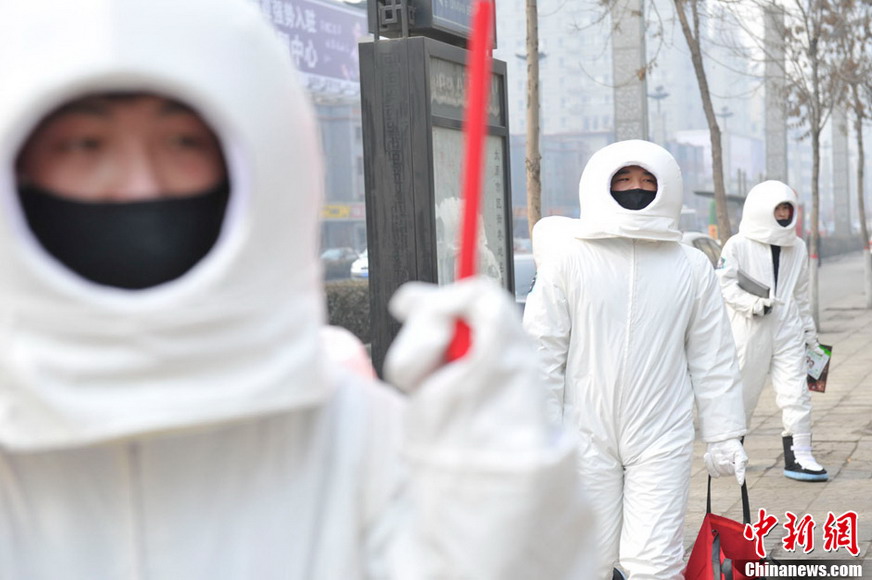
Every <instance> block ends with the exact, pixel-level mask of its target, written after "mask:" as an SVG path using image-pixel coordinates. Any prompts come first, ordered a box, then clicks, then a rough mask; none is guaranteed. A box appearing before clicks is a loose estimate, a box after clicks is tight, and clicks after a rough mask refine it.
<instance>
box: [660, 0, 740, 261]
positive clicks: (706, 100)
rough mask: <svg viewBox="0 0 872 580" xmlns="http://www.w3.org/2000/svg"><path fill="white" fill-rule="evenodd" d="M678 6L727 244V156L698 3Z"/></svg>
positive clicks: (683, 0)
mask: <svg viewBox="0 0 872 580" xmlns="http://www.w3.org/2000/svg"><path fill="white" fill-rule="evenodd" d="M673 2H674V3H675V12H676V14H677V15H678V20H679V21H680V22H681V31H682V32H683V33H684V39H685V40H686V41H687V48H688V49H689V50H690V60H691V62H693V70H694V72H695V73H696V81H697V85H698V86H699V94H700V97H701V98H702V108H703V111H704V112H705V119H706V122H707V123H708V127H709V138H710V140H711V148H712V180H713V182H714V190H715V191H714V195H715V211H716V213H717V217H718V238H719V239H720V241H721V244H725V243H726V241H727V240H728V239H730V236H731V235H732V234H733V232H732V228H731V227H730V215H729V213H728V212H727V193H726V187H725V186H724V155H723V149H722V147H721V128H720V127H719V126H718V119H717V117H716V116H715V109H714V106H713V105H712V97H711V93H710V92H709V86H708V78H707V77H706V74H705V68H704V67H703V61H702V49H701V47H700V43H699V13H698V11H697V0H673ZM685 6H689V7H690V10H691V14H692V15H693V27H692V28H691V25H690V23H689V22H688V20H687V13H686V12H685V11H684V8H685Z"/></svg>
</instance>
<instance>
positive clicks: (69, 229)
mask: <svg viewBox="0 0 872 580" xmlns="http://www.w3.org/2000/svg"><path fill="white" fill-rule="evenodd" d="M228 193H229V187H228V185H227V183H223V184H222V185H220V186H218V187H216V188H214V189H211V190H209V191H207V192H204V193H202V194H198V195H194V196H189V197H182V198H169V199H157V200H153V201H137V202H122V203H119V202H96V203H95V202H82V201H74V200H69V199H65V198H61V197H58V196H57V195H56V194H53V193H51V192H48V191H45V190H41V189H38V188H34V187H21V188H20V190H19V199H20V200H21V207H22V209H23V210H24V215H25V217H26V218H27V223H28V225H29V226H30V229H31V230H32V231H33V233H34V235H35V236H36V238H37V239H38V240H39V242H40V243H41V244H42V246H43V247H44V248H45V249H46V250H47V251H48V252H49V253H50V254H51V255H52V256H54V257H55V258H57V259H58V260H59V261H60V262H61V263H63V264H64V265H65V266H66V267H67V268H69V269H70V270H72V271H74V272H76V273H77V274H79V275H80V276H82V277H83V278H86V279H88V280H91V281H92V282H96V283H97V284H102V285H105V286H116V287H118V288H128V289H135V290H138V289H142V288H149V287H151V286H157V285H158V284H161V283H163V282H168V281H169V280H174V279H175V278H178V277H179V276H181V275H182V274H184V273H185V272H187V271H188V270H190V269H191V268H192V267H193V266H194V265H195V264H196V263H197V262H199V261H200V260H201V259H202V258H203V257H204V256H205V255H206V254H207V253H208V252H209V250H210V249H211V248H212V246H213V245H214V244H215V241H216V240H217V239H218V234H219V232H220V231H221V224H222V222H223V220H224V211H225V208H226V206H227V198H228Z"/></svg>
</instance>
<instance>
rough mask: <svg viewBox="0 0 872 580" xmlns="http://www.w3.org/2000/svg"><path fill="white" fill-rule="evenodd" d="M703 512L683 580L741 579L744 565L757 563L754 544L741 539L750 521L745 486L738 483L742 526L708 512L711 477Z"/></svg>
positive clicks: (710, 511) (710, 508) (710, 503)
mask: <svg viewBox="0 0 872 580" xmlns="http://www.w3.org/2000/svg"><path fill="white" fill-rule="evenodd" d="M705 511H706V513H705V518H704V519H703V520H702V525H701V526H700V528H699V534H697V536H696V541H695V542H694V544H693V550H692V551H691V552H690V559H688V561H687V567H686V568H685V569H684V577H685V578H686V579H687V580H745V579H747V578H757V576H748V575H746V574H745V570H746V569H747V568H746V565H747V564H748V563H750V562H760V561H761V559H760V557H759V556H757V551H756V550H755V549H754V541H753V540H747V539H745V536H744V534H743V532H744V529H745V524H746V523H750V521H751V509H750V507H749V505H748V487H747V485H745V484H742V516H743V519H744V522H745V523H742V524H740V523H739V522H737V521H735V520H731V519H729V518H725V517H724V516H719V515H715V514H713V513H712V478H711V477H709V480H708V497H707V499H706V510H705Z"/></svg>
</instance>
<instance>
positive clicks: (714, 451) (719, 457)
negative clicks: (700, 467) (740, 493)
mask: <svg viewBox="0 0 872 580" xmlns="http://www.w3.org/2000/svg"><path fill="white" fill-rule="evenodd" d="M703 459H704V461H705V468H706V469H707V470H708V472H709V475H711V476H712V477H720V476H722V475H731V474H732V475H735V476H736V481H738V482H739V485H742V484H743V483H745V465H746V464H747V463H748V455H746V454H745V448H744V447H743V446H742V442H741V441H739V440H738V439H727V440H725V441H716V442H715V443H709V444H708V449H707V450H706V453H705V456H703Z"/></svg>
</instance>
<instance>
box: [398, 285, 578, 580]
mask: <svg viewBox="0 0 872 580" xmlns="http://www.w3.org/2000/svg"><path fill="white" fill-rule="evenodd" d="M391 311H392V312H393V313H394V315H395V316H396V317H397V318H398V319H400V320H404V321H405V324H404V326H403V328H402V330H401V332H400V334H399V335H398V337H397V340H396V341H395V343H394V345H393V346H392V348H391V350H390V352H389V353H388V356H387V359H386V361H385V373H386V376H387V377H388V378H389V379H390V380H391V382H393V383H394V384H395V385H397V386H398V387H400V388H401V389H403V390H405V391H407V392H409V393H410V397H409V402H408V407H407V410H406V416H405V432H404V435H403V438H402V442H403V443H402V445H403V447H402V454H403V456H404V458H405V459H406V461H407V465H408V470H409V478H408V494H407V497H408V500H409V502H408V508H407V512H406V516H407V517H406V518H405V522H404V526H403V528H402V529H400V530H398V535H397V541H396V542H395V545H394V546H393V549H392V557H391V563H390V569H391V574H390V577H391V578H396V579H398V580H399V579H402V580H414V579H418V578H476V579H481V580H487V579H493V580H511V579H518V580H527V579H530V578H549V579H552V578H553V579H561V578H581V579H586V578H589V577H590V576H589V575H588V574H587V573H586V572H585V571H584V570H585V569H586V567H587V566H588V565H589V564H588V562H589V561H590V560H591V559H592V558H591V557H590V554H589V553H587V552H586V551H585V546H586V545H587V544H588V538H589V536H588V535H587V532H586V528H587V527H589V526H587V525H586V523H585V520H586V519H587V517H588V514H587V511H586V510H587V508H586V503H585V501H584V499H583V497H582V496H581V495H580V488H579V485H578V481H577V476H576V467H575V456H576V453H575V446H574V444H573V442H572V441H570V440H569V438H568V437H566V436H565V435H564V434H563V433H562V432H561V431H559V430H558V428H557V427H555V426H553V425H551V424H550V423H549V422H548V420H547V418H546V415H545V401H544V395H543V393H542V389H541V387H540V386H539V385H538V384H537V381H538V377H537V372H536V366H535V357H534V354H533V347H532V344H531V343H530V341H529V338H528V337H527V336H526V335H525V334H524V332H523V329H522V328H521V325H520V324H519V321H518V317H517V313H516V311H515V306H514V304H513V303H512V301H511V300H509V297H508V295H507V293H506V292H505V290H503V289H502V288H499V287H498V286H496V285H495V284H494V283H493V282H492V281H489V280H486V279H483V278H477V279H472V280H466V281H463V282H460V283H458V284H453V285H451V286H447V287H443V288H438V289H437V288H435V287H432V286H429V285H424V284H420V283H410V284H407V285H406V286H404V287H403V288H401V289H400V291H399V292H398V293H397V295H396V296H395V297H394V299H393V300H392V303H391ZM458 318H460V319H463V320H465V321H466V322H467V323H468V324H469V326H470V328H471V347H470V349H469V351H468V352H467V354H465V355H464V356H462V357H461V358H459V359H458V360H456V361H453V362H448V363H446V362H445V359H444V355H445V350H446V347H447V345H448V343H449V341H450V339H451V337H452V335H453V333H454V327H455V321H456V320H457V319H458Z"/></svg>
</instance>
